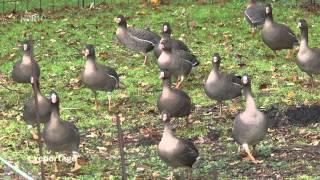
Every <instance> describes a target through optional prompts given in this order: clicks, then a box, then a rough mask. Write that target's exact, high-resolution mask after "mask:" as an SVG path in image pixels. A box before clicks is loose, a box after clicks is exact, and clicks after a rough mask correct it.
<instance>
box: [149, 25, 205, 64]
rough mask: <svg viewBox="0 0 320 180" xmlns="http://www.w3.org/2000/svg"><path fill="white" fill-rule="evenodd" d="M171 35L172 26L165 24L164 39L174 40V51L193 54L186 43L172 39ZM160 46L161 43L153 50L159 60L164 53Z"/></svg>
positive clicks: (163, 27) (163, 29) (163, 26)
mask: <svg viewBox="0 0 320 180" xmlns="http://www.w3.org/2000/svg"><path fill="white" fill-rule="evenodd" d="M171 33H172V30H171V26H170V24H169V23H168V22H165V23H163V25H162V39H163V38H171V40H172V49H174V50H183V51H187V52H190V53H191V51H190V49H189V48H188V46H187V45H185V44H184V42H182V41H180V40H178V39H173V38H172V37H171ZM159 45H160V41H159V43H158V44H157V46H156V47H155V48H154V49H153V51H154V54H155V56H156V57H157V58H159V56H160V55H161V53H162V50H161V49H160V47H159ZM195 63H197V65H198V63H199V62H198V61H196V62H195ZM195 66H196V64H195Z"/></svg>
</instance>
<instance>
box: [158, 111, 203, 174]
mask: <svg viewBox="0 0 320 180" xmlns="http://www.w3.org/2000/svg"><path fill="white" fill-rule="evenodd" d="M161 119H162V121H163V122H164V130H163V134H162V138H161V141H160V143H159V145H158V154H159V157H160V158H161V159H162V160H163V161H164V162H165V163H166V164H168V165H169V166H171V167H173V168H177V167H188V173H187V174H188V175H187V176H188V177H187V179H191V176H192V165H193V164H194V163H195V162H196V161H197V159H198V157H199V151H198V149H197V148H196V147H195V145H194V144H193V142H192V141H191V140H189V139H182V138H177V137H176V136H175V134H174V132H173V129H172V126H171V125H170V113H166V112H163V113H162V114H161ZM170 178H171V179H173V172H171V176H170Z"/></svg>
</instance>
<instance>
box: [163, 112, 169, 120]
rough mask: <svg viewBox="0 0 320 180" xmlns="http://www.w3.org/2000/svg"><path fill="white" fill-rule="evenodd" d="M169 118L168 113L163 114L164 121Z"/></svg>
mask: <svg viewBox="0 0 320 180" xmlns="http://www.w3.org/2000/svg"><path fill="white" fill-rule="evenodd" d="M167 119H168V115H167V114H166V113H164V114H162V121H166V120H167Z"/></svg>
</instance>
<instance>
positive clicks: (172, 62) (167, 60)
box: [158, 38, 199, 88]
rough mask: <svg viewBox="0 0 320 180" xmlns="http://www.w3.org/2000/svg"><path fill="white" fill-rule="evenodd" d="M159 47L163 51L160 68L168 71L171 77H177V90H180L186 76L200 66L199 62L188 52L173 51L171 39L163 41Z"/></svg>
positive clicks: (159, 61)
mask: <svg viewBox="0 0 320 180" xmlns="http://www.w3.org/2000/svg"><path fill="white" fill-rule="evenodd" d="M159 47H160V49H161V50H162V53H161V55H160V56H159V58H158V66H159V68H160V69H167V70H168V71H169V72H170V74H171V75H173V76H175V77H177V81H178V82H177V84H176V88H180V86H181V84H182V82H183V81H184V79H185V78H186V76H187V75H189V74H190V72H191V70H192V68H193V67H195V66H197V65H198V64H199V61H198V60H197V58H196V56H194V55H193V54H190V53H189V52H187V51H183V50H174V49H172V40H171V39H169V38H163V39H161V41H160V45H159Z"/></svg>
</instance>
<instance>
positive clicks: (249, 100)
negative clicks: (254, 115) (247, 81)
mask: <svg viewBox="0 0 320 180" xmlns="http://www.w3.org/2000/svg"><path fill="white" fill-rule="evenodd" d="M243 93H244V96H245V99H246V111H254V110H256V109H257V107H256V104H255V102H254V99H253V95H252V92H251V87H250V86H248V87H247V86H246V87H244V89H243Z"/></svg>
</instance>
